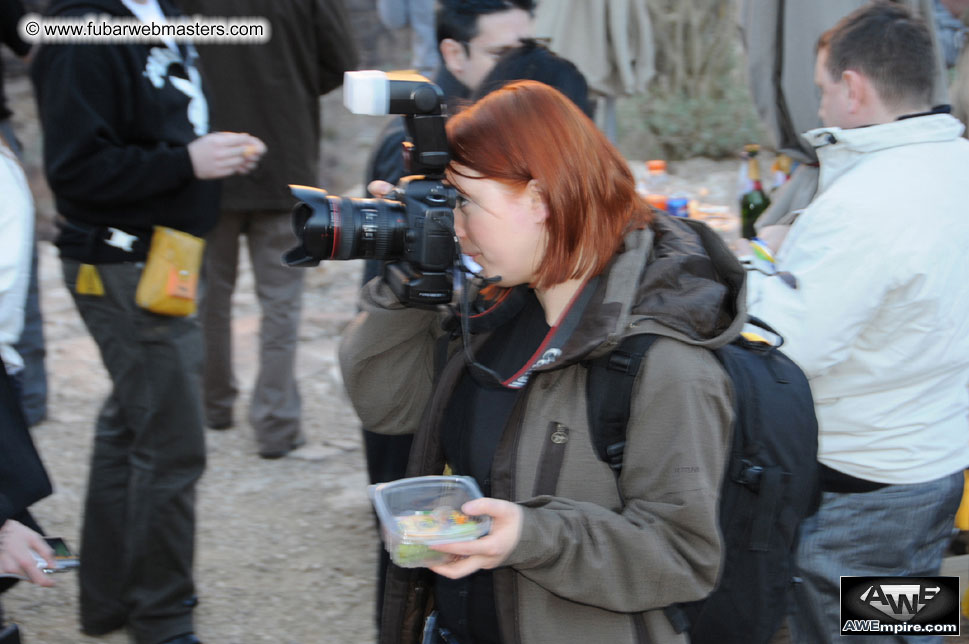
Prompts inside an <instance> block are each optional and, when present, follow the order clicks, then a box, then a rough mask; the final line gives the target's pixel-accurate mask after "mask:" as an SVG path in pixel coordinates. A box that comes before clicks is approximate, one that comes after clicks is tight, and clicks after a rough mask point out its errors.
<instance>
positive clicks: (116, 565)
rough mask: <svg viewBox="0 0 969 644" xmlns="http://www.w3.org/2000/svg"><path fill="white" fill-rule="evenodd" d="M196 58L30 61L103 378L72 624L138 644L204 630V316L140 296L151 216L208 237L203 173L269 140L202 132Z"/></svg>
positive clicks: (79, 293) (75, 279)
mask: <svg viewBox="0 0 969 644" xmlns="http://www.w3.org/2000/svg"><path fill="white" fill-rule="evenodd" d="M50 13H51V14H52V15H55V16H58V17H81V16H88V15H89V14H102V15H103V14H108V15H109V16H115V17H124V18H128V19H131V18H132V17H133V16H134V17H137V18H138V19H139V20H141V21H142V22H149V21H152V20H160V19H162V18H163V17H164V16H171V15H175V14H176V13H177V12H176V11H175V9H174V8H173V7H172V6H171V5H170V4H169V1H168V0H54V2H52V4H51V6H50ZM195 60H196V52H195V49H194V47H193V46H191V45H190V44H185V43H176V42H173V41H169V42H162V41H152V42H94V43H90V44H88V43H85V44H75V43H69V44H56V45H52V44H45V45H43V46H42V47H41V49H40V51H39V53H38V55H37V58H36V61H35V64H34V66H33V69H32V76H33V80H34V85H35V90H36V95H37V102H38V108H39V114H40V119H41V124H42V126H43V129H44V165H45V170H46V172H47V179H48V182H49V183H50V186H51V189H52V190H53V192H54V197H55V199H56V204H57V210H58V212H59V213H60V215H61V216H62V218H63V220H62V221H61V222H60V223H61V226H60V233H59V235H58V238H57V241H56V244H57V246H58V247H59V248H60V253H61V260H62V263H63V272H64V279H65V282H66V285H67V287H68V289H69V290H70V291H71V293H72V295H73V297H74V302H75V304H76V306H77V309H78V312H79V313H80V314H81V317H82V318H83V320H84V323H85V325H86V326H87V328H88V331H89V332H90V333H91V335H92V337H93V338H94V340H95V342H96V343H97V345H98V348H99V349H100V351H101V357H102V360H103V362H104V365H105V367H106V369H107V371H108V373H109V375H110V377H111V381H112V384H113V389H112V391H111V393H110V395H109V396H108V398H107V400H106V401H105V402H104V404H103V406H102V408H101V412H100V414H99V416H98V419H97V425H96V432H95V439H94V451H93V455H92V461H91V473H90V478H89V481H88V490H87V499H86V502H85V508H84V525H83V530H82V534H81V553H82V554H81V560H82V564H81V570H80V586H81V589H80V590H81V596H80V600H81V601H80V612H81V616H80V617H81V628H82V630H83V631H84V632H85V633H87V634H89V635H100V634H104V633H108V632H110V631H113V630H115V629H118V628H122V627H124V626H127V627H128V628H129V629H130V631H131V634H132V635H133V637H134V639H135V641H136V642H138V644H158V643H160V642H173V643H175V642H177V643H178V644H194V643H196V642H198V639H197V638H196V637H195V635H194V626H193V622H192V609H193V607H194V606H195V604H196V603H197V599H196V597H195V584H194V582H193V577H192V563H193V556H194V539H195V484H196V481H197V480H198V479H199V477H201V475H202V471H203V469H204V468H205V443H204V433H203V420H202V409H201V402H200V395H199V393H200V383H199V376H200V367H201V365H200V361H201V356H202V341H201V333H200V329H199V325H198V321H197V320H196V318H194V317H170V316H163V315H157V314H154V313H150V312H148V311H147V310H144V309H141V308H139V307H138V306H137V305H136V304H135V290H136V288H137V285H138V281H139V279H140V277H141V273H142V270H143V268H144V261H145V258H146V253H147V249H148V245H149V242H150V239H151V235H152V230H153V227H154V226H159V225H160V226H167V227H170V228H175V229H178V230H181V231H184V232H187V233H190V234H192V235H195V236H198V237H202V236H204V235H205V234H206V233H207V232H208V231H209V230H210V229H211V228H212V227H213V226H214V225H215V222H216V218H217V216H218V205H219V204H218V200H219V192H218V184H217V183H215V182H214V181H211V180H213V179H221V178H223V177H226V176H229V175H232V174H240V173H246V172H249V171H251V170H252V169H253V168H254V167H255V164H256V162H257V161H258V158H259V157H260V156H261V155H262V153H263V152H264V151H265V146H264V145H263V143H262V142H261V141H259V139H257V138H255V137H252V136H250V135H248V134H237V133H229V132H217V133H209V123H208V103H207V100H206V96H205V93H204V92H203V90H202V83H201V75H200V73H199V72H198V70H197V67H196V64H195ZM79 276H80V277H79Z"/></svg>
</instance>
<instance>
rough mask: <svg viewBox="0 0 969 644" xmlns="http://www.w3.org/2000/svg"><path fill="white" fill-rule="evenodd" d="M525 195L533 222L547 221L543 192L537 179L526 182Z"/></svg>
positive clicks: (546, 205) (546, 208) (546, 207)
mask: <svg viewBox="0 0 969 644" xmlns="http://www.w3.org/2000/svg"><path fill="white" fill-rule="evenodd" d="M525 193H526V194H527V196H528V205H529V207H530V208H531V210H532V215H533V216H534V217H535V221H537V222H543V221H545V220H546V219H548V204H547V203H546V202H545V190H544V189H543V188H542V185H541V184H540V183H539V182H538V179H532V180H531V181H529V182H528V185H527V186H525Z"/></svg>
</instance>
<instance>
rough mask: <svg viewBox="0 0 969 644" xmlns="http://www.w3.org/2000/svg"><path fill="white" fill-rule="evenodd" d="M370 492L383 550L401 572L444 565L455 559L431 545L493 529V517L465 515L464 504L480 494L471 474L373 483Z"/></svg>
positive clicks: (462, 538)
mask: <svg viewBox="0 0 969 644" xmlns="http://www.w3.org/2000/svg"><path fill="white" fill-rule="evenodd" d="M368 491H369V493H370V499H371V501H372V502H373V505H374V509H375V510H376V511H377V517H378V518H379V519H380V526H381V535H382V536H383V540H384V546H385V547H386V548H387V552H389V553H390V558H391V560H392V561H393V562H394V563H395V564H397V565H398V566H401V567H403V568H418V567H426V566H433V565H436V564H440V563H445V562H447V561H449V560H450V558H451V555H449V554H446V553H443V552H437V551H435V550H431V549H430V546H432V545H436V544H441V543H454V542H455V541H471V540H473V539H477V538H478V537H481V536H483V535H485V534H487V533H488V531H489V530H490V529H491V517H488V516H478V517H472V516H468V515H466V514H464V513H463V512H461V506H462V505H463V504H464V503H466V502H467V501H470V500H472V499H478V498H481V496H482V495H481V490H480V489H479V488H478V485H477V483H475V481H474V479H473V478H471V477H468V476H419V477H415V478H407V479H399V480H397V481H391V482H389V483H380V484H377V485H371V486H370V487H369V488H368Z"/></svg>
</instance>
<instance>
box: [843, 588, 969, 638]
mask: <svg viewBox="0 0 969 644" xmlns="http://www.w3.org/2000/svg"><path fill="white" fill-rule="evenodd" d="M872 633H895V634H901V633H906V634H920V633H921V634H926V635H928V634H936V635H958V634H959V578H958V577H842V578H841V634H842V635H870V634H872Z"/></svg>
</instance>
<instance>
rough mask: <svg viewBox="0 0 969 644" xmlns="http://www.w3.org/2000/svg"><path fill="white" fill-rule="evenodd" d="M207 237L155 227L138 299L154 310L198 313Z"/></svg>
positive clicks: (172, 313) (159, 312) (173, 313)
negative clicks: (197, 297) (196, 300)
mask: <svg viewBox="0 0 969 644" xmlns="http://www.w3.org/2000/svg"><path fill="white" fill-rule="evenodd" d="M204 248H205V240H204V239H201V238H200V237H196V236H194V235H189V234H188V233H186V232H182V231H180V230H175V229H174V228H166V227H165V226H155V230H154V232H153V233H152V235H151V247H150V248H149V249H148V259H147V260H146V261H145V270H144V271H143V272H142V274H141V280H140V281H139V282H138V290H137V291H136V292H135V301H136V302H137V303H138V306H140V307H142V308H143V309H147V310H149V311H151V312H152V313H158V314H160V315H172V316H179V317H183V316H186V315H191V314H192V313H195V299H196V295H197V294H198V283H199V271H200V269H201V267H202V250H203V249H204Z"/></svg>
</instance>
